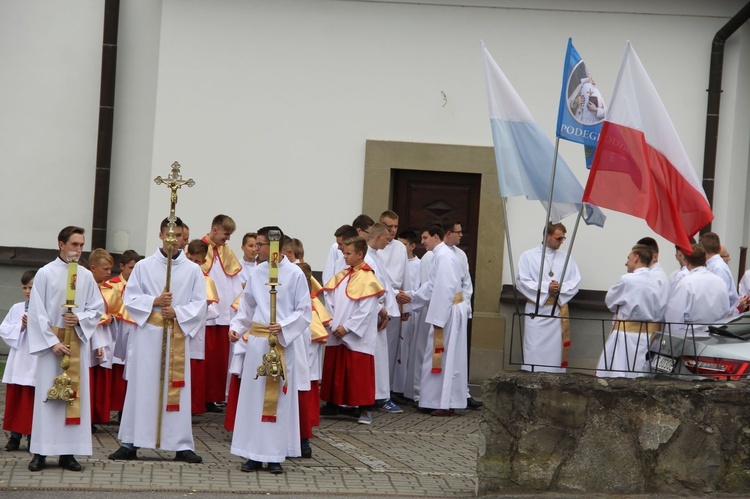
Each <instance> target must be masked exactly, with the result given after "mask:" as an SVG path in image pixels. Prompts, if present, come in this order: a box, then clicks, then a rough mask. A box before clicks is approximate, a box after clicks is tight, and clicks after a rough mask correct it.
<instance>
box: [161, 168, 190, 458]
mask: <svg viewBox="0 0 750 499" xmlns="http://www.w3.org/2000/svg"><path fill="white" fill-rule="evenodd" d="M154 182H156V185H162V184H164V185H166V186H167V187H169V189H170V190H171V191H172V194H171V196H170V198H169V199H170V202H169V218H168V220H169V233H168V234H167V238H166V239H165V241H166V242H167V280H166V284H165V285H164V291H169V289H170V284H171V281H172V255H173V253H174V249H175V247H177V239H176V238H175V237H174V228H175V222H176V221H177V217H176V216H175V214H174V213H175V207H176V205H177V189H179V188H180V187H182V186H183V185H187V186H188V187H192V186H194V185H195V181H194V180H193V179H192V178H189V179H187V180H183V179H182V175H181V174H180V164H179V163H178V162H177V161H175V162H174V163H172V173H170V174H169V175H168V176H167V178H162V176H161V175H159V176H158V177H156V178H155V179H154ZM172 325H173V323H172V320H171V319H170V320H167V319H164V329H163V331H162V337H161V370H160V372H159V409H158V411H157V413H156V448H157V449H158V448H159V446H160V444H161V413H162V411H163V410H164V374H165V371H166V364H167V336H168V335H169V334H170V328H171V327H172Z"/></svg>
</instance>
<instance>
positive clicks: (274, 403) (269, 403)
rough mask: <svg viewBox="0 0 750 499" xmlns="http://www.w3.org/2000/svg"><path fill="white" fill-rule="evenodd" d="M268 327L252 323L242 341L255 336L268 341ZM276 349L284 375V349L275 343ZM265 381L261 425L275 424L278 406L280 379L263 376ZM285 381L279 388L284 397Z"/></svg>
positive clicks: (285, 380) (285, 371) (285, 379)
mask: <svg viewBox="0 0 750 499" xmlns="http://www.w3.org/2000/svg"><path fill="white" fill-rule="evenodd" d="M270 334H271V333H270V331H269V330H268V326H265V325H263V324H260V323H259V322H253V323H252V324H251V325H250V331H248V332H247V333H245V334H244V335H242V339H243V340H245V341H247V338H248V336H249V335H252V336H256V337H258V338H265V339H266V340H268V336H269V335H270ZM276 349H277V350H278V351H279V357H280V359H279V360H280V361H281V368H282V372H283V373H284V374H285V375H286V373H287V372H288V371H287V370H286V359H285V358H284V347H283V346H281V343H279V342H278V341H277V342H276ZM263 378H264V379H265V380H266V388H265V392H264V395H263V414H262V415H261V418H260V421H261V422H262V423H275V422H276V411H277V409H278V406H279V385H280V384H281V383H280V381H281V380H280V378H274V377H273V376H263ZM287 381H288V379H287V378H286V377H284V386H282V387H281V391H282V392H283V393H284V395H286V392H287Z"/></svg>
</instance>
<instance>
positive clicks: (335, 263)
mask: <svg viewBox="0 0 750 499" xmlns="http://www.w3.org/2000/svg"><path fill="white" fill-rule="evenodd" d="M345 268H346V262H345V261H344V254H343V253H342V252H341V251H340V250H339V245H338V243H333V244H332V245H331V247H330V248H329V249H328V257H327V258H326V265H325V267H323V282H324V283H326V282H328V281H330V280H331V277H333V276H335V275H336V274H338V273H339V272H341V271H342V270H344V269H345Z"/></svg>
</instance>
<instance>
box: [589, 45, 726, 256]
mask: <svg viewBox="0 0 750 499" xmlns="http://www.w3.org/2000/svg"><path fill="white" fill-rule="evenodd" d="M583 201H584V202H586V203H591V204H593V205H596V206H599V207H602V208H609V209H611V210H614V211H619V212H621V213H627V214H629V215H633V216H635V217H638V218H643V219H644V220H646V222H647V223H648V226H649V227H651V228H652V229H653V230H654V232H656V233H657V234H659V235H661V236H663V237H664V238H665V239H667V240H668V241H671V242H673V243H674V244H676V245H678V246H680V247H681V248H684V249H685V250H686V251H687V252H690V243H689V238H690V237H691V236H692V235H694V234H696V233H697V232H698V231H699V230H700V229H701V228H703V227H705V226H706V225H707V224H708V223H709V222H710V221H711V220H713V218H714V216H713V212H712V211H711V206H710V205H709V203H708V200H707V199H706V193H705V192H704V191H703V187H702V185H701V182H700V179H699V177H698V174H697V173H696V172H695V169H694V168H693V165H692V164H691V163H690V159H689V158H688V155H687V153H686V152H685V148H684V147H683V146H682V143H681V142H680V138H679V137H678V135H677V130H676V129H675V127H674V125H673V124H672V121H671V120H670V119H669V114H668V113H667V109H666V108H665V107H664V103H662V101H661V99H660V98H659V94H658V93H657V92H656V88H654V85H653V83H652V82H651V79H650V78H649V76H648V74H647V73H646V69H645V68H644V67H643V64H642V63H641V60H640V59H639V58H638V55H637V54H636V53H635V50H634V49H633V47H632V45H631V44H630V42H628V43H627V45H626V47H625V53H624V54H623V57H622V64H621V65H620V72H619V73H618V75H617V81H616V82H615V88H614V91H613V94H612V99H611V100H610V104H609V110H608V111H607V116H606V117H605V120H604V125H603V127H602V130H601V134H600V136H599V145H598V146H597V148H596V155H595V156H594V162H593V165H592V167H591V172H590V174H589V178H588V182H587V184H586V189H585V191H584V193H583Z"/></svg>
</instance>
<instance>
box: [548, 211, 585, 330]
mask: <svg viewBox="0 0 750 499" xmlns="http://www.w3.org/2000/svg"><path fill="white" fill-rule="evenodd" d="M584 208H585V207H584V204H583V203H581V209H580V210H578V216H577V217H576V225H575V227H574V228H573V235H572V236H571V237H570V246H569V247H568V252H567V253H566V254H565V263H564V264H563V269H562V274H561V275H560V287H559V288H557V289H558V291H557V294H555V301H554V303H552V312H550V313H549V314H550V315H555V309H556V308H557V302H558V301H559V300H560V290H562V286H563V281H565V272H566V271H567V270H568V262H569V261H570V255H571V254H572V253H573V245H574V244H575V242H576V234H578V224H579V223H580V222H581V218H582V217H583V210H584Z"/></svg>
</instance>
